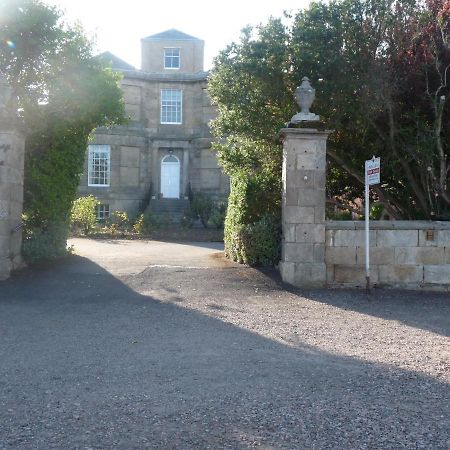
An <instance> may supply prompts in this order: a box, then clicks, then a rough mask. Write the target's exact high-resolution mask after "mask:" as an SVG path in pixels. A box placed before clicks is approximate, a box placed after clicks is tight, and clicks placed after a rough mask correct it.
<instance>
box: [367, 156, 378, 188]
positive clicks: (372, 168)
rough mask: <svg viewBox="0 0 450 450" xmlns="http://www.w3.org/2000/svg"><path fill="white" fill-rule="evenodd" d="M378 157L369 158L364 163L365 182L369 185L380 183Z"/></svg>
mask: <svg viewBox="0 0 450 450" xmlns="http://www.w3.org/2000/svg"><path fill="white" fill-rule="evenodd" d="M380 171H381V167H380V158H375V156H374V157H373V158H372V159H369V160H368V161H366V163H365V174H366V184H367V185H369V186H371V185H372V184H379V183H380Z"/></svg>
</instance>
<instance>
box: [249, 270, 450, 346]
mask: <svg viewBox="0 0 450 450" xmlns="http://www.w3.org/2000/svg"><path fill="white" fill-rule="evenodd" d="M257 270H258V272H259V273H260V274H261V275H262V276H264V277H266V279H267V280H268V282H269V280H270V282H271V283H272V286H273V287H274V288H276V289H283V290H285V291H287V292H290V293H292V294H295V295H299V296H301V297H305V298H308V299H311V300H314V301H317V302H320V303H324V304H327V305H331V306H334V307H336V308H341V309H344V310H352V311H355V312H358V313H361V314H368V315H371V316H375V317H380V318H382V319H386V320H398V321H399V322H401V323H403V324H405V325H408V326H411V327H414V328H420V329H422V330H428V331H432V332H433V333H436V334H440V335H442V336H447V337H450V293H449V292H430V291H411V290H400V289H381V288H374V289H372V291H371V293H370V294H367V293H366V291H365V290H363V289H316V290H313V289H300V288H296V287H294V286H291V285H289V284H287V283H284V282H283V281H282V279H281V276H280V273H279V272H278V270H276V269H271V268H263V269H259V268H258V269H257Z"/></svg>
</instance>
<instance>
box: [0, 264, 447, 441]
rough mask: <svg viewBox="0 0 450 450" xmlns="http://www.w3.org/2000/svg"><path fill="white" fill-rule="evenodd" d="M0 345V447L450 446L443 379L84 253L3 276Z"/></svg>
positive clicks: (318, 294) (321, 298)
mask: <svg viewBox="0 0 450 450" xmlns="http://www.w3.org/2000/svg"><path fill="white" fill-rule="evenodd" d="M147 276H148V277H150V276H151V272H149V273H148V274H147ZM148 283H149V284H150V285H151V283H152V280H151V279H148ZM301 295H308V298H314V296H315V297H316V298H317V301H324V302H327V301H329V300H327V299H328V297H327V295H328V292H316V293H308V294H306V293H302V294H301ZM311 296H312V297H311ZM375 301H379V302H380V303H381V302H382V300H381V299H380V300H374V302H375ZM347 302H348V300H347ZM352 302H354V303H355V304H356V303H357V297H354V299H353V300H352ZM351 304H352V303H351ZM345 305H346V301H345V300H343V306H342V307H345ZM0 342H1V344H0V361H1V365H0V405H1V408H0V448H2V449H3V448H6V449H28V448H36V449H51V448H87V447H89V448H119V449H128V448H183V449H186V448H188V449H190V448H192V449H194V448H235V449H246V448H252V447H254V446H257V445H261V446H264V447H269V448H280V449H292V448H320V449H324V448H355V447H356V448H399V447H404V448H421V447H423V448H442V449H444V448H448V443H449V441H448V439H449V431H448V430H449V429H450V419H449V418H450V411H449V405H450V398H449V386H448V385H447V384H445V383H442V382H439V381H438V380H436V379H433V378H431V377H427V376H424V375H422V374H419V373H415V372H410V371H406V370H401V369H395V368H392V367H387V366H384V365H380V364H374V363H368V362H364V361H360V360H357V359H355V358H350V357H343V356H337V355H334V354H329V353H326V352H324V351H321V350H318V349H317V348H314V347H311V346H308V345H301V344H300V346H299V347H298V348H292V347H291V346H288V345H283V344H281V343H279V342H276V341H273V340H270V339H267V338H265V337H262V336H261V335H258V334H256V333H252V332H250V331H248V330H245V329H242V328H239V327H237V326H234V325H232V324H230V323H225V322H223V321H221V320H218V319H217V318H213V317H210V316H207V315H205V314H202V313H200V312H198V311H195V310H191V309H187V308H183V307H181V306H179V305H177V304H173V303H170V302H169V303H166V302H162V301H160V300H158V299H157V298H154V297H151V296H146V295H141V294H138V293H136V292H135V291H134V290H133V289H131V288H130V287H129V286H127V284H125V283H124V282H122V281H120V280H119V279H117V278H115V277H113V276H112V275H111V274H110V273H108V272H106V271H105V270H104V269H102V268H101V267H100V266H98V265H96V264H94V263H92V262H91V261H89V260H86V259H84V258H80V257H73V258H70V259H68V260H66V261H61V262H60V263H59V264H58V265H57V266H53V267H51V266H47V267H41V268H37V269H27V270H24V271H22V272H21V273H19V274H18V275H16V276H15V277H13V278H11V279H10V280H7V281H6V282H1V283H0Z"/></svg>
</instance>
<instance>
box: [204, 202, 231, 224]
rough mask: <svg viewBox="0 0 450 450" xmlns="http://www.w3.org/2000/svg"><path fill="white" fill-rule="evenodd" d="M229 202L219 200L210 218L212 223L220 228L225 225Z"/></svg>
mask: <svg viewBox="0 0 450 450" xmlns="http://www.w3.org/2000/svg"><path fill="white" fill-rule="evenodd" d="M227 206H228V205H227V202H226V201H225V202H217V203H216V204H215V206H214V210H213V212H212V214H211V217H210V219H209V221H210V223H211V224H212V225H213V226H214V227H215V228H217V229H218V230H220V229H221V228H223V227H224V224H225V218H226V216H227Z"/></svg>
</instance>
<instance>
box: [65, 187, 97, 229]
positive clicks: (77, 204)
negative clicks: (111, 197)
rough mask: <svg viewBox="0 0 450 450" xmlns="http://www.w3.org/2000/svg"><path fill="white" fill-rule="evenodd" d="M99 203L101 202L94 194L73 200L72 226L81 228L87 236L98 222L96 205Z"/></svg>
mask: <svg viewBox="0 0 450 450" xmlns="http://www.w3.org/2000/svg"><path fill="white" fill-rule="evenodd" d="M99 204H100V202H99V201H98V200H97V199H96V198H95V197H94V196H93V195H88V196H87V197H80V198H77V199H76V200H75V201H74V202H73V206H72V211H71V213H70V223H71V224H72V227H76V228H81V229H82V230H83V232H84V234H85V235H86V236H87V235H88V234H89V233H90V232H91V231H92V229H93V228H94V227H95V224H96V222H97V214H96V207H97V206H98V205H99Z"/></svg>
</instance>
